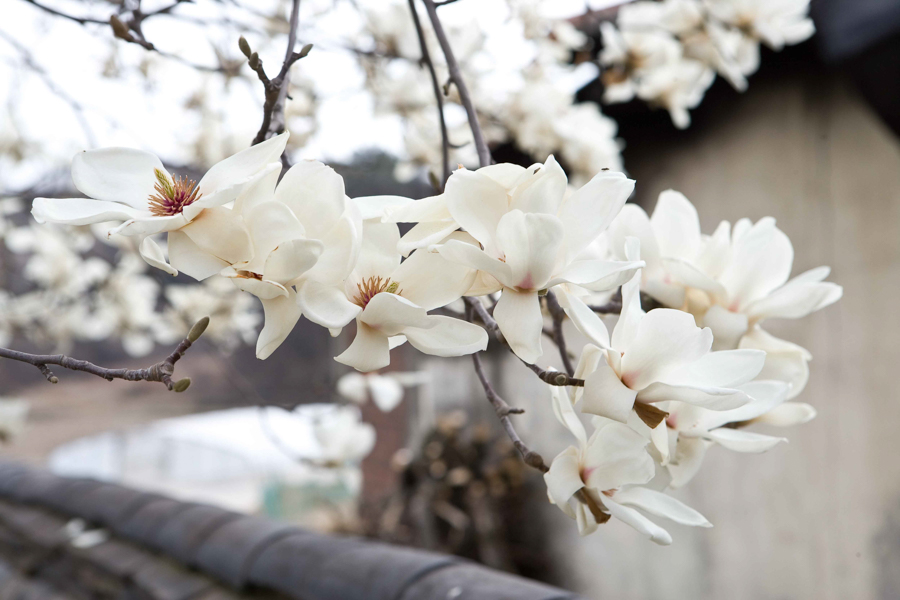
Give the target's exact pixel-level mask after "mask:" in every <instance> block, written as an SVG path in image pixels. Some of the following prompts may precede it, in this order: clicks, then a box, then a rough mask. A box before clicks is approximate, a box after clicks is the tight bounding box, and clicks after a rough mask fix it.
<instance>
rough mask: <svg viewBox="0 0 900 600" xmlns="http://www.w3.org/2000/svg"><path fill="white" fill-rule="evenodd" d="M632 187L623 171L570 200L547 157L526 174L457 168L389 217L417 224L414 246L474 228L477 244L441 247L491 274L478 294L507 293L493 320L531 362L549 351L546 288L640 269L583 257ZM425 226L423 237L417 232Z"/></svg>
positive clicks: (506, 168)
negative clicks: (435, 189)
mask: <svg viewBox="0 0 900 600" xmlns="http://www.w3.org/2000/svg"><path fill="white" fill-rule="evenodd" d="M633 188H634V181H632V180H630V179H627V178H626V177H625V176H624V175H623V174H622V173H614V172H607V171H603V172H601V173H599V174H598V175H596V176H595V177H594V178H593V179H592V180H591V181H590V182H588V184H587V185H585V186H584V187H582V188H581V189H580V190H578V191H576V192H574V193H572V194H571V195H569V196H568V197H565V196H566V191H567V180H566V174H565V173H564V172H563V170H562V168H561V167H560V166H559V164H558V163H557V162H556V160H555V159H554V158H553V156H550V157H549V158H548V159H547V161H546V163H544V164H543V165H536V166H533V167H531V168H529V169H524V168H522V167H519V166H517V165H512V164H506V163H504V164H497V165H492V166H489V167H484V168H481V169H478V170H477V171H468V170H466V169H460V170H458V171H455V172H454V173H453V175H451V176H450V179H449V180H448V181H447V186H446V189H445V191H444V193H443V194H442V195H440V196H436V197H434V198H428V199H425V200H419V201H417V202H414V203H411V204H409V205H407V206H405V207H401V208H399V209H396V210H394V211H392V212H390V211H389V216H388V218H390V219H395V220H411V221H417V220H418V221H420V224H419V225H418V226H417V227H416V228H413V230H411V231H410V233H409V234H407V235H408V236H414V237H413V239H414V243H416V244H422V243H423V242H431V241H432V240H433V239H434V236H433V235H427V234H430V233H431V231H437V232H443V231H445V230H446V229H450V228H452V229H455V228H456V227H457V226H462V227H463V228H464V229H465V230H466V231H467V232H469V234H471V235H472V237H474V238H475V239H476V240H477V241H478V242H479V243H480V245H481V247H480V248H479V247H478V246H476V245H472V244H469V243H466V242H464V241H461V240H455V239H450V240H448V241H446V242H444V243H443V244H440V245H439V246H437V249H438V251H439V252H440V254H441V256H443V257H445V258H447V259H448V260H450V261H453V262H456V263H459V264H462V265H466V266H468V267H471V268H472V269H477V270H478V271H481V272H482V273H483V274H485V275H487V276H489V277H488V279H489V280H490V281H491V282H492V283H491V284H490V287H491V289H482V290H480V293H482V294H483V293H489V292H492V291H494V292H495V291H498V290H502V293H501V296H500V300H499V302H498V303H497V306H496V307H495V309H494V318H495V319H496V320H497V324H498V325H499V326H500V330H501V331H502V332H503V335H504V337H506V340H507V341H508V342H509V344H510V346H511V347H512V349H513V351H514V352H515V353H516V354H517V355H518V356H519V357H520V358H522V359H523V360H525V361H528V362H532V363H533V362H534V361H535V360H537V359H538V357H540V356H541V354H542V350H541V329H542V327H543V317H542V315H541V306H540V298H539V294H540V292H541V290H546V289H549V288H552V287H554V286H557V285H559V284H564V283H572V284H576V285H579V286H584V287H586V288H589V289H597V290H603V289H611V288H613V287H616V286H618V285H619V284H620V283H621V282H622V281H624V280H626V279H627V278H628V277H630V276H631V274H632V273H633V272H634V271H635V269H637V268H639V267H640V266H641V264H642V263H640V262H614V261H606V260H597V259H594V258H591V257H585V256H584V255H583V252H584V251H585V250H586V249H587V247H588V246H589V245H590V244H591V242H593V241H594V240H595V239H596V237H597V236H598V235H600V233H601V232H602V231H603V230H604V229H606V226H607V225H608V224H609V223H610V221H611V220H612V219H613V217H614V216H615V215H616V214H617V213H618V212H619V209H620V208H621V207H622V205H624V204H625V201H626V200H627V199H628V196H629V195H630V194H631V191H632V189H633ZM445 216H446V217H449V218H448V219H446V218H445V219H442V220H439V217H445ZM426 219H431V220H426ZM427 226H433V227H434V229H433V230H429V229H425V227H427ZM418 228H422V229H421V231H424V232H425V233H426V235H421V236H420V235H419V232H417V229H418ZM445 228H446V229H445ZM452 229H451V230H452ZM473 293H474V292H473Z"/></svg>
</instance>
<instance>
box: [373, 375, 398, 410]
mask: <svg viewBox="0 0 900 600" xmlns="http://www.w3.org/2000/svg"><path fill="white" fill-rule="evenodd" d="M368 378H369V381H368V383H369V391H370V393H371V394H372V402H374V403H375V406H377V407H378V409H379V410H380V411H381V412H391V411H392V410H394V409H395V408H396V407H397V405H398V404H400V402H401V401H402V400H403V386H402V385H400V382H398V381H397V380H396V379H394V378H393V377H390V376H387V377H385V376H381V375H374V374H373V375H368Z"/></svg>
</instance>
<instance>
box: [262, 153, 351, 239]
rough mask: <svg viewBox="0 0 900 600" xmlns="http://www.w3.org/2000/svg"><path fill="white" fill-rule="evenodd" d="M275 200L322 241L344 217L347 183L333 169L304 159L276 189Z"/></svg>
mask: <svg viewBox="0 0 900 600" xmlns="http://www.w3.org/2000/svg"><path fill="white" fill-rule="evenodd" d="M275 200H277V201H279V202H283V203H284V204H286V205H287V206H288V207H289V208H290V209H291V210H292V211H293V213H294V214H295V215H297V218H298V219H300V222H301V223H303V227H304V228H305V229H306V234H307V236H308V237H311V238H321V236H323V235H325V234H326V233H327V232H328V231H329V230H331V228H332V227H334V225H335V223H337V220H338V219H339V218H340V216H341V215H342V214H344V210H345V208H346V206H345V202H346V196H345V195H344V180H343V178H342V177H341V176H340V175H338V174H337V173H335V172H334V169H332V168H331V167H328V166H326V165H324V164H322V163H320V162H318V161H313V160H302V161H300V162H298V163H297V164H296V165H294V166H293V167H291V168H290V169H289V170H288V172H287V173H285V174H284V177H283V178H282V179H281V182H280V183H279V184H278V188H277V189H276V190H275Z"/></svg>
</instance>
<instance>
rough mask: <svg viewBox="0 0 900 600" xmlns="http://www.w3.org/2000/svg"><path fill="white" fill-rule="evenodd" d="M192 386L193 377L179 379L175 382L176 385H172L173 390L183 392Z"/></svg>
mask: <svg viewBox="0 0 900 600" xmlns="http://www.w3.org/2000/svg"><path fill="white" fill-rule="evenodd" d="M189 387H191V378H190V377H185V378H184V379H179V380H178V381H176V382H175V385H173V386H172V391H173V392H183V391H184V390H186V389H188V388H189Z"/></svg>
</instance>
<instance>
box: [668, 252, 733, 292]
mask: <svg viewBox="0 0 900 600" xmlns="http://www.w3.org/2000/svg"><path fill="white" fill-rule="evenodd" d="M662 265H663V269H664V270H665V272H666V273H667V274H668V276H669V278H670V279H671V280H674V281H677V282H678V283H680V284H681V285H683V286H687V287H690V288H696V289H698V290H703V291H704V292H709V293H710V294H713V295H715V296H724V295H725V288H724V287H723V286H722V284H721V283H719V282H718V281H716V280H715V279H713V278H712V277H710V276H709V275H707V274H706V273H704V272H702V271H701V270H700V269H698V268H697V267H696V266H695V265H693V264H691V263H689V262H687V261H685V260H682V259H680V258H664V259H662Z"/></svg>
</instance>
